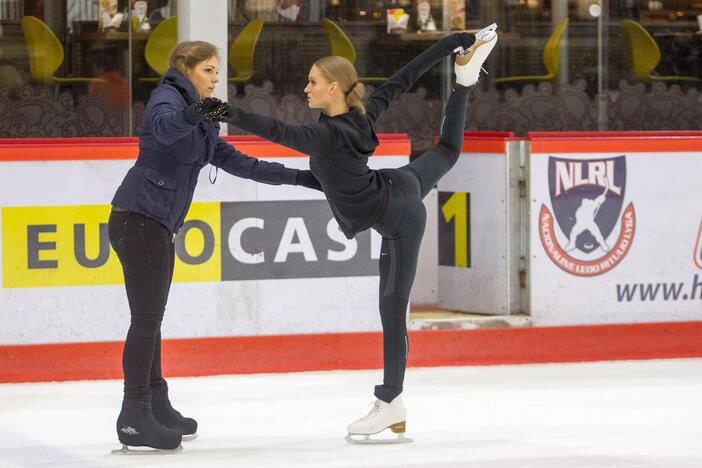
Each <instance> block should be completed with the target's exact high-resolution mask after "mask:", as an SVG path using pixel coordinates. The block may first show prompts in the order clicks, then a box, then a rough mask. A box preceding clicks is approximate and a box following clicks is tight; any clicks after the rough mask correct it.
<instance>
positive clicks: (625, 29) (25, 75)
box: [0, 0, 702, 152]
mask: <svg viewBox="0 0 702 468" xmlns="http://www.w3.org/2000/svg"><path fill="white" fill-rule="evenodd" d="M227 1H228V11H229V13H228V17H227V18H226V21H227V24H228V33H229V41H228V44H227V46H226V48H227V50H226V51H223V52H224V53H227V54H228V57H229V67H228V70H224V71H223V73H222V74H223V76H224V75H225V74H226V77H227V80H228V87H229V100H230V102H232V103H236V104H237V105H243V106H247V107H249V108H252V109H255V110H257V111H259V112H265V113H268V114H269V115H276V116H278V117H280V118H283V119H285V120H288V121H294V122H305V121H311V120H315V119H316V115H317V114H316V112H314V111H311V110H310V109H308V108H307V105H306V99H305V96H304V93H303V89H304V87H305V85H306V82H307V73H308V70H309V68H310V66H311V65H312V64H313V63H314V61H315V60H317V59H318V58H320V57H323V56H325V55H330V54H332V53H335V54H339V55H346V56H347V57H348V58H349V59H350V60H352V61H353V62H354V63H355V66H356V68H357V70H358V72H359V75H360V77H361V80H362V81H363V82H364V84H366V86H367V89H368V92H370V91H372V89H373V88H374V87H376V86H378V85H379V83H382V80H383V79H384V78H387V77H389V76H390V75H392V74H393V73H394V72H395V71H397V70H398V69H399V68H400V67H401V66H402V65H404V64H405V63H407V62H408V61H409V60H411V59H412V58H413V57H415V56H416V55H417V54H419V53H420V52H421V51H422V50H424V49H426V48H427V47H429V46H430V45H431V44H433V43H434V42H435V41H437V40H438V39H439V38H440V37H441V36H442V35H445V34H448V33H450V31H451V30H460V29H463V28H465V29H466V30H468V31H476V30H478V29H480V28H481V27H483V26H485V25H487V24H490V23H492V22H496V23H498V25H499V29H498V32H499V33H500V36H499V43H498V45H497V47H496V49H495V50H494V52H493V53H492V55H491V56H490V58H489V59H488V61H487V63H486V65H485V69H486V70H487V71H488V72H489V74H488V75H486V76H484V77H483V78H482V80H481V82H480V83H479V85H478V89H477V90H476V91H475V92H474V93H473V95H472V96H471V104H470V106H469V111H468V112H469V118H468V122H467V128H468V129H470V130H511V131H516V132H517V133H520V134H521V133H524V132H527V131H529V130H597V129H600V130H606V129H610V130H612V129H614V130H618V129H651V130H655V129H694V128H700V126H701V125H702V123H701V122H702V115H700V113H702V110H700V109H701V108H702V106H700V102H699V100H700V87H701V84H700V78H701V77H702V70H701V69H700V68H701V65H700V64H702V32H701V29H702V19H701V18H702V17H701V16H700V15H702V2H701V1H700V0H621V1H618V2H604V0H500V1H498V0H465V1H460V0H385V1H383V0H227ZM176 18H177V11H176V2H175V1H174V0H172V1H169V0H147V1H143V0H142V1H135V0H55V1H53V0H52V1H42V0H0V106H1V108H0V109H1V110H0V112H1V115H0V117H1V118H0V136H2V137H5V138H7V137H69V136H129V135H135V134H137V132H138V128H139V125H140V123H141V117H142V115H143V112H144V107H145V104H146V102H147V100H148V97H149V95H150V93H151V91H152V90H153V88H154V87H155V86H156V84H157V83H158V81H159V79H160V77H161V76H162V74H163V73H165V70H166V68H167V65H166V61H167V58H168V55H169V53H170V49H171V48H172V47H173V46H174V45H175V43H176V41H177V38H176V30H177V19H176ZM219 20H222V21H224V20H225V19H224V18H221V19H220V18H213V19H212V21H219ZM451 81H452V64H451V63H450V61H449V60H447V61H445V62H444V63H443V64H441V65H440V66H437V67H434V68H433V69H432V70H430V71H429V72H428V73H427V74H426V75H425V76H423V77H422V78H421V79H420V80H419V83H418V84H417V86H416V87H415V88H413V89H412V90H411V91H410V92H409V93H407V94H405V95H403V96H402V97H401V98H400V99H399V100H398V101H397V102H396V103H395V104H393V106H392V107H391V108H390V109H389V110H388V112H387V113H386V115H385V116H384V117H383V119H381V120H380V121H379V122H378V131H379V132H408V133H409V134H410V136H411V138H412V140H413V144H414V145H415V146H414V148H413V150H414V151H415V152H417V151H422V150H423V148H424V147H425V146H426V145H429V144H431V142H432V138H433V136H434V135H436V133H437V132H438V127H439V123H440V120H441V110H442V107H443V101H444V99H445V97H446V95H447V93H448V91H449V90H450V86H451ZM230 131H231V132H234V133H236V132H237V131H236V129H231V130H230Z"/></svg>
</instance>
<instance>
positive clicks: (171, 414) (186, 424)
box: [151, 385, 197, 440]
mask: <svg viewBox="0 0 702 468" xmlns="http://www.w3.org/2000/svg"><path fill="white" fill-rule="evenodd" d="M151 407H152V408H153V410H154V416H155V417H156V420H158V422H160V423H161V424H163V425H164V426H166V427H167V428H169V429H173V430H174V431H178V432H179V433H180V434H181V435H183V436H193V435H194V434H195V433H196V432H197V421H195V420H194V419H193V418H186V417H185V416H183V415H182V414H180V413H179V412H178V411H176V410H175V409H174V408H173V406H171V402H170V400H169V399H168V386H167V385H163V386H160V387H151ZM191 438H193V437H188V439H191ZM186 440H187V439H186Z"/></svg>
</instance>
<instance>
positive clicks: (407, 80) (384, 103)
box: [366, 33, 475, 123]
mask: <svg viewBox="0 0 702 468" xmlns="http://www.w3.org/2000/svg"><path fill="white" fill-rule="evenodd" d="M474 41H475V37H474V36H473V35H472V34H468V33H456V34H451V35H449V36H446V37H444V38H443V39H441V40H440V41H439V42H437V43H435V44H434V45H432V46H431V47H429V48H428V49H427V50H425V51H424V52H422V53H421V54H419V55H418V56H416V57H415V58H413V59H412V60H411V61H410V62H409V63H408V64H407V65H405V66H404V67H402V68H401V69H400V70H399V71H398V72H397V73H395V74H394V75H392V76H391V77H390V78H389V79H388V80H387V81H384V82H383V84H382V85H380V86H379V87H378V89H376V90H375V92H374V93H373V94H372V95H371V96H370V98H369V99H368V103H367V104H366V114H367V115H368V117H369V119H370V121H371V123H375V121H376V120H377V119H378V118H379V117H380V116H381V115H382V113H383V112H385V110H386V109H387V108H388V107H389V106H390V104H391V103H392V102H393V101H394V100H395V99H397V97H398V96H399V95H400V94H402V93H404V92H405V91H407V90H408V89H410V88H411V87H412V85H414V83H415V82H416V81H417V80H418V79H419V78H420V77H421V76H422V75H423V74H425V73H426V72H427V71H428V70H429V69H430V68H431V67H433V66H434V65H436V64H437V63H438V62H439V61H441V59H443V58H444V57H448V56H449V55H451V54H452V53H453V51H454V49H456V48H457V47H459V46H460V47H463V48H464V49H467V48H468V47H470V45H471V44H473V42H474Z"/></svg>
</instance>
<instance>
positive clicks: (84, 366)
mask: <svg viewBox="0 0 702 468" xmlns="http://www.w3.org/2000/svg"><path fill="white" fill-rule="evenodd" d="M410 342H411V345H410V347H411V353H410V360H409V365H410V366H411V367H432V366H464V365H493V364H524V363H544V362H582V361H607V360H620V359H662V358H693V357H698V358H699V357H702V322H675V323H649V324H622V325H593V326H571V327H533V328H495V329H479V330H431V331H429V330H427V331H414V332H410ZM121 352H122V343H120V342H102V343H66V344H46V345H24V346H0V382H41V381H65V380H85V379H113V378H121V376H122V371H121ZM162 354H163V359H164V361H163V368H164V373H165V374H166V375H168V376H200V375H217V374H246V373H259V372H301V371H313V370H335V369H377V368H380V367H381V366H382V337H381V334H380V333H338V334H315V335H279V336H254V337H227V338H192V339H173V340H164V342H163V351H162Z"/></svg>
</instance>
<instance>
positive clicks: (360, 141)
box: [319, 108, 378, 158]
mask: <svg viewBox="0 0 702 468" xmlns="http://www.w3.org/2000/svg"><path fill="white" fill-rule="evenodd" d="M319 121H320V122H335V123H336V124H337V126H338V128H339V129H340V130H341V134H342V137H343V138H344V141H345V142H346V144H347V145H348V148H349V149H350V150H351V151H353V153H354V154H355V156H356V157H357V158H368V157H370V156H371V155H372V154H373V151H375V148H376V147H377V146H378V137H377V136H376V134H375V131H374V130H373V128H372V127H371V125H370V122H368V119H367V118H366V117H365V116H364V115H363V114H361V113H360V112H359V111H358V109H355V108H354V109H351V110H350V111H348V112H346V113H345V114H340V115H335V116H334V117H331V116H329V115H327V114H325V113H324V112H322V114H321V115H320V117H319Z"/></svg>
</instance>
